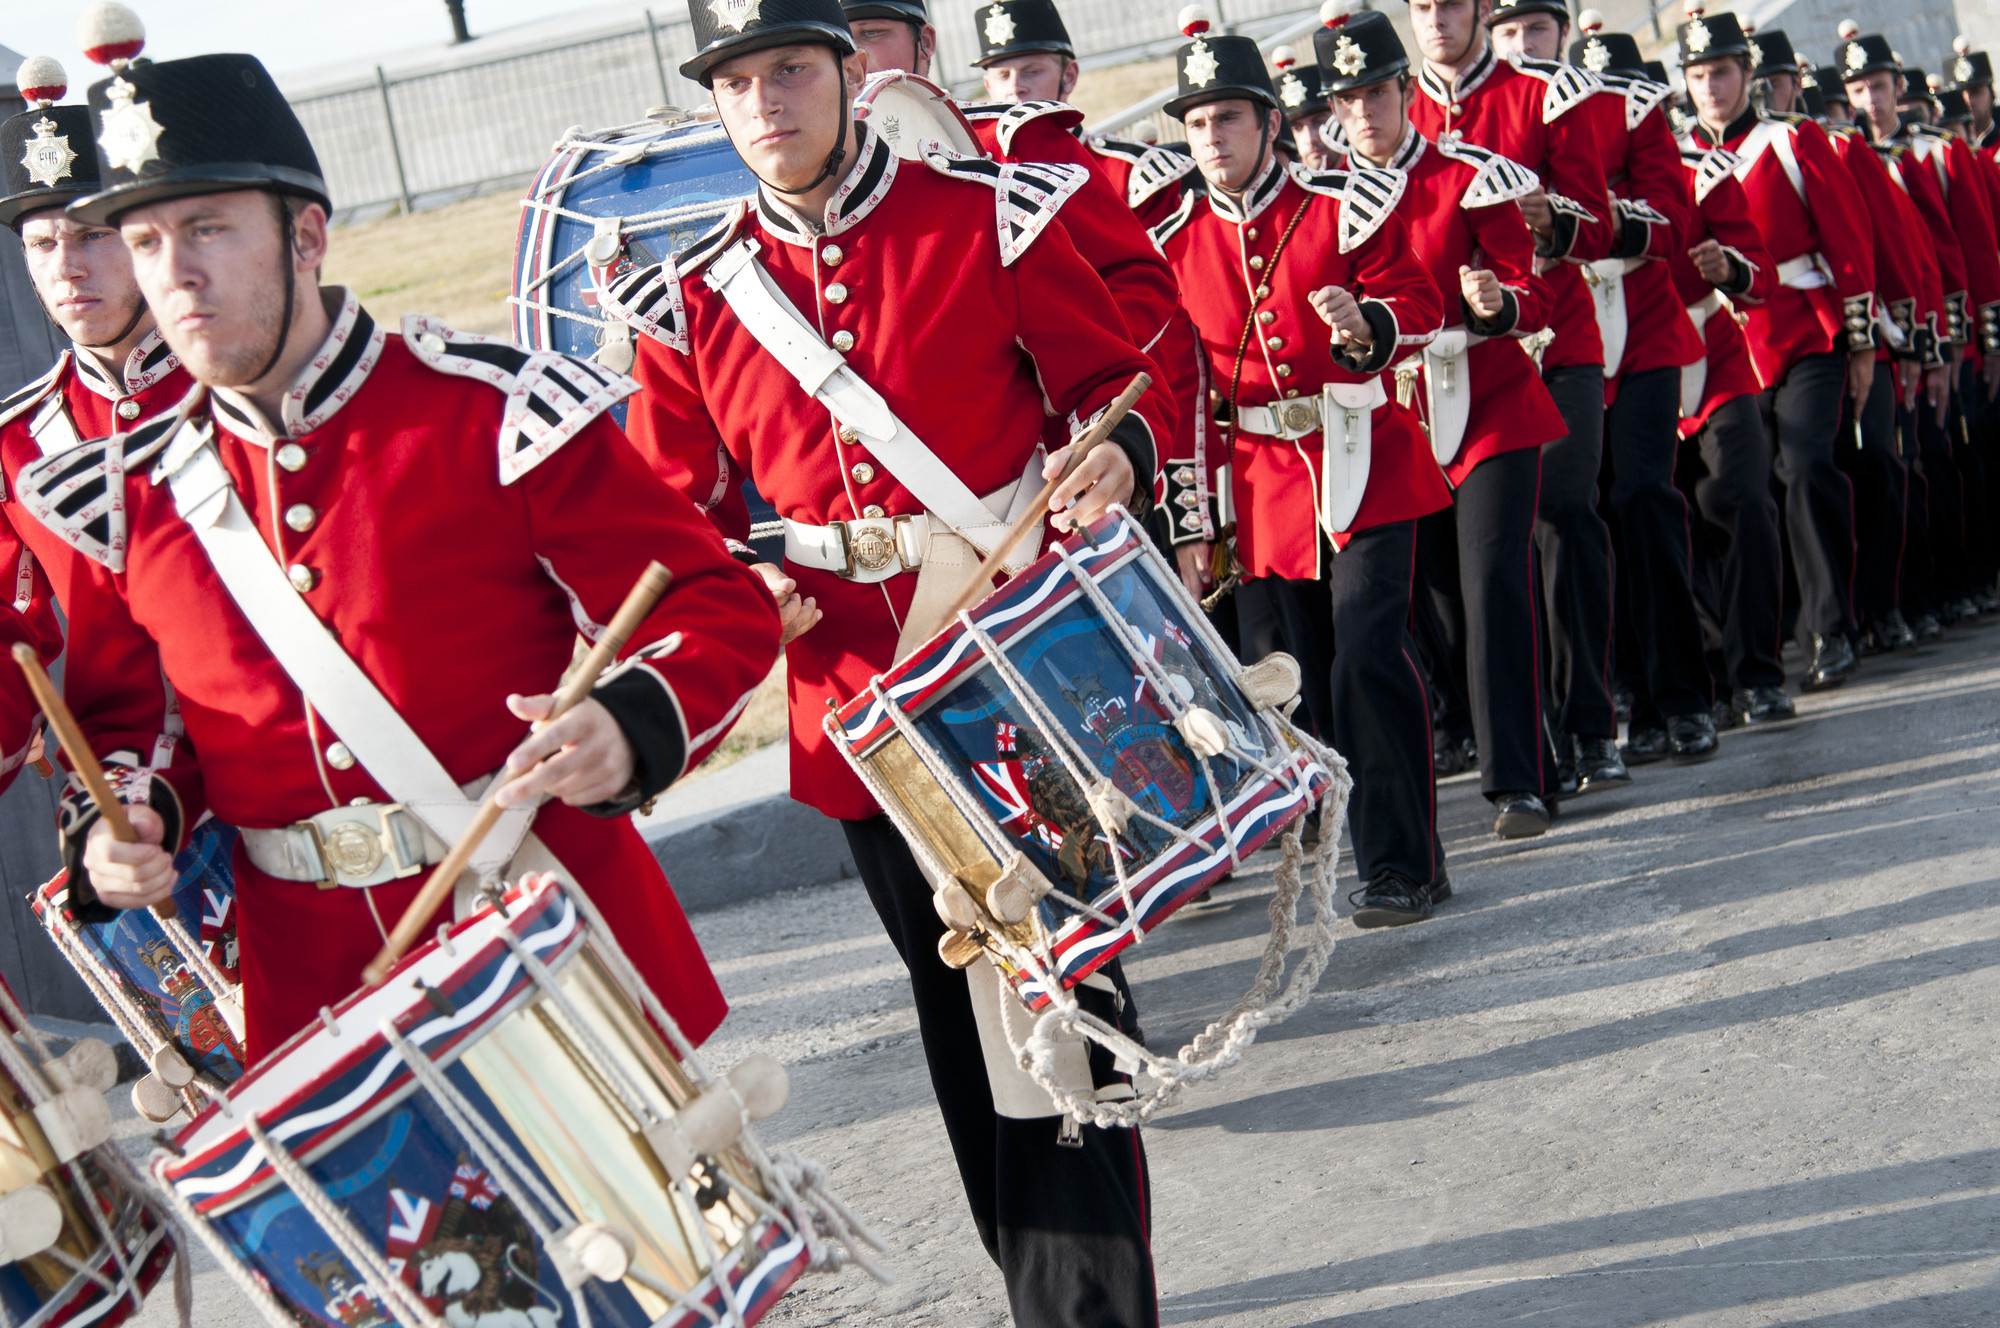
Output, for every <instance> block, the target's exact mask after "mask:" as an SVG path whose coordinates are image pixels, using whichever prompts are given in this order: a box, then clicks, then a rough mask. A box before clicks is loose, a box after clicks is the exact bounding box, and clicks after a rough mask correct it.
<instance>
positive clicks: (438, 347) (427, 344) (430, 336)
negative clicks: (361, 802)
mask: <svg viewBox="0 0 2000 1328" xmlns="http://www.w3.org/2000/svg"><path fill="white" fill-rule="evenodd" d="M417 344H418V345H419V346H422V347H423V348H424V349H425V350H427V351H429V352H430V353H431V354H433V355H442V354H444V338H443V337H441V336H439V335H438V334H437V333H435V332H425V333H423V334H422V335H421V336H419V337H418V338H417ZM343 750H345V749H343Z"/></svg>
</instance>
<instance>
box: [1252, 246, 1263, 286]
mask: <svg viewBox="0 0 2000 1328" xmlns="http://www.w3.org/2000/svg"><path fill="white" fill-rule="evenodd" d="M1263 266H1264V255H1262V254H1252V255H1250V270H1251V271H1252V272H1257V271H1260V270H1262V268H1263ZM1258 289H1260V290H1261V289H1263V288H1262V287H1259V288H1258Z"/></svg>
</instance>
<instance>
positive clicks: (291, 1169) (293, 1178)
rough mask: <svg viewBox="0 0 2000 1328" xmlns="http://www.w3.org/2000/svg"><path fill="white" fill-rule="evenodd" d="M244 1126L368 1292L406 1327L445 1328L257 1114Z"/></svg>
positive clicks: (279, 1177)
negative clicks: (265, 1127)
mask: <svg viewBox="0 0 2000 1328" xmlns="http://www.w3.org/2000/svg"><path fill="white" fill-rule="evenodd" d="M384 1022H385V1023H386V1022H387V1021H386V1020H385V1021H384ZM243 1128H244V1130H245V1131H246V1132H247V1133H248V1134H249V1135H250V1138H251V1139H252V1140H253V1141H254V1142H255V1143H256V1145H257V1148H258V1151H259V1152H261V1153H263V1155H264V1160H265V1161H266V1162H268V1163H270V1166H271V1170H272V1171H273V1172H275V1173H276V1174H277V1177H278V1179H279V1180H281V1181H283V1182H284V1184H285V1188H286V1189H288V1190H290V1191H291V1192H292V1195H293V1197H294V1198H296V1199H297V1200H298V1201H299V1203H300V1205H301V1206H302V1207H304V1208H305V1210H306V1212H307V1214H308V1215H310V1216H311V1217H312V1219H313V1221H314V1222H316V1223H318V1224H319V1228H320V1230H322V1231H324V1232H326V1234H327V1235H328V1237H330V1238H331V1239H332V1241H333V1243H334V1244H335V1245H336V1246H338V1247H339V1249H340V1252H341V1253H342V1254H344V1255H346V1256H347V1261H348V1263H350V1264H352V1265H353V1267H354V1270H355V1272H357V1273H359V1274H360V1276H361V1280H362V1282H363V1283H364V1284H366V1285H367V1287H368V1290H369V1292H370V1293H371V1294H373V1295H374V1297H375V1298H376V1299H377V1300H379V1301H381V1302H382V1304H383V1305H384V1306H385V1307H387V1308H388V1310H389V1312H390V1313H391V1314H394V1315H395V1316H396V1318H397V1319H399V1320H400V1321H402V1322H403V1323H404V1324H406V1325H409V1328H445V1323H444V1320H442V1319H440V1318H438V1316H437V1315H435V1314H433V1313H431V1310H430V1306H428V1305H426V1304H424V1303H423V1301H422V1300H420V1299H418V1298H417V1294H416V1290H415V1289H414V1288H413V1287H411V1286H410V1284H409V1283H407V1282H405V1281H404V1280H403V1279H402V1278H400V1277H398V1276H397V1275H396V1273H395V1271H394V1270H393V1269H391V1268H390V1267H389V1264H388V1261H387V1260H386V1259H384V1258H383V1257H382V1255H381V1253H380V1252H379V1251H377V1250H376V1249H375V1247H374V1246H373V1245H370V1244H369V1243H368V1238H367V1237H366V1236H365V1235H363V1234H362V1233H361V1232H360V1231H359V1230H357V1229H356V1228H355V1226H354V1223H353V1222H352V1221H351V1220H350V1219H349V1218H348V1216H347V1213H346V1211H345V1210H344V1209H342V1208H341V1206H340V1205H339V1204H338V1203H336V1202H334V1199H333V1196H332V1195H330V1194H328V1193H327V1192H326V1191H325V1190H323V1189H321V1188H320V1184H319V1182H318V1181H317V1180H315V1179H313V1175H312V1173H311V1172H310V1171H307V1170H306V1169H305V1167H304V1166H303V1165H302V1164H301V1163H300V1162H299V1160H298V1159H297V1158H295V1157H293V1156H292V1155H291V1153H290V1152H289V1151H287V1150H286V1148H285V1146H284V1145H283V1144H281V1143H278V1142H277V1141H276V1140H274V1139H272V1138H271V1136H270V1135H268V1134H266V1133H265V1132H264V1127H263V1126H262V1125H260V1124H259V1123H258V1121H257V1117H256V1115H255V1113H251V1114H250V1115H249V1116H248V1117H247V1118H246V1119H245V1121H244V1126H243Z"/></svg>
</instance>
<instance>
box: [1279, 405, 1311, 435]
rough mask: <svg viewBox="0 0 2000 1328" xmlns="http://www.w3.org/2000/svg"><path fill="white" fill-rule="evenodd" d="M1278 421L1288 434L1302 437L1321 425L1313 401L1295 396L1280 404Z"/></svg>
mask: <svg viewBox="0 0 2000 1328" xmlns="http://www.w3.org/2000/svg"><path fill="white" fill-rule="evenodd" d="M1278 423H1279V425H1280V426H1281V427H1282V428H1283V429H1284V431H1285V433H1286V434H1288V435H1291V436H1293V437H1300V436H1303V435H1305V434H1309V433H1311V432H1312V431H1313V430H1314V429H1316V428H1318V427H1319V419H1318V412H1317V411H1315V410H1314V409H1313V403H1312V402H1311V401H1308V400H1303V399H1300V398H1293V399H1292V400H1289V401H1285V402H1281V403H1280V404H1279V406H1278Z"/></svg>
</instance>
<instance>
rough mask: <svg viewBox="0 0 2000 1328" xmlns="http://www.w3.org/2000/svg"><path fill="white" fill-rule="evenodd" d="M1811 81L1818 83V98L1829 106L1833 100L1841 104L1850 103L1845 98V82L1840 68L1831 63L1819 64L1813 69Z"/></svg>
mask: <svg viewBox="0 0 2000 1328" xmlns="http://www.w3.org/2000/svg"><path fill="white" fill-rule="evenodd" d="M1813 82H1814V83H1816V84H1818V85H1819V95H1820V99H1821V100H1822V101H1824V102H1826V104H1827V105H1829V106H1831V105H1833V104H1834V103H1835V102H1838V103H1840V104H1841V105H1842V106H1847V105H1851V103H1850V102H1849V101H1848V100H1847V83H1846V82H1845V81H1844V80H1843V79H1842V78H1841V76H1840V70H1839V69H1837V68H1835V67H1834V66H1832V65H1821V66H1820V67H1819V68H1817V69H1815V70H1813Z"/></svg>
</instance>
